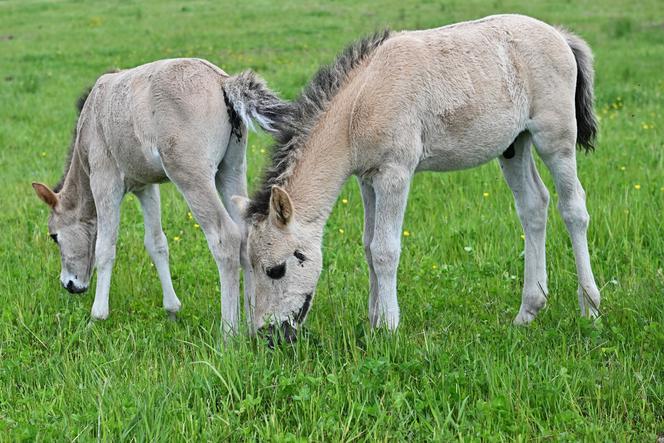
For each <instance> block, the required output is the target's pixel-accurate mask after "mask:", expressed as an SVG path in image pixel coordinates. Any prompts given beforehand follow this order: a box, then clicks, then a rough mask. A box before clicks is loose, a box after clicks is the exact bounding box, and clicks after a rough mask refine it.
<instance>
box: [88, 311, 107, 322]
mask: <svg viewBox="0 0 664 443" xmlns="http://www.w3.org/2000/svg"><path fill="white" fill-rule="evenodd" d="M90 317H92V320H94V321H102V320H106V319H107V318H108V310H101V309H99V310H95V309H94V308H92V312H91V313H90Z"/></svg>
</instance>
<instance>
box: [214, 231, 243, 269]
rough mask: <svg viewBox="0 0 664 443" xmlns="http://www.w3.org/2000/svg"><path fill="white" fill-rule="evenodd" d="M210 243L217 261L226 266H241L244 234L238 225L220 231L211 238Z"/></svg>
mask: <svg viewBox="0 0 664 443" xmlns="http://www.w3.org/2000/svg"><path fill="white" fill-rule="evenodd" d="M208 243H209V246H210V250H211V251H212V255H213V256H214V259H215V261H216V262H217V263H219V264H221V265H223V266H225V267H228V266H231V267H235V266H239V263H240V251H241V247H242V235H241V234H240V230H239V229H238V228H237V227H236V226H233V227H230V228H228V229H225V230H224V231H223V232H220V233H219V235H218V236H215V237H214V238H212V239H210V241H209V242H208Z"/></svg>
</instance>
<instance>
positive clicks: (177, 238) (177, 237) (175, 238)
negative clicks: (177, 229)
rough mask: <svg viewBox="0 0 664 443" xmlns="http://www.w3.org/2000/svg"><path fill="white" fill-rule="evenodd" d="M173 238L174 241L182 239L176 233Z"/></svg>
mask: <svg viewBox="0 0 664 443" xmlns="http://www.w3.org/2000/svg"><path fill="white" fill-rule="evenodd" d="M173 240H175V241H180V240H182V238H180V236H179V235H176V236H175V237H173Z"/></svg>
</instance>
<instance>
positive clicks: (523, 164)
mask: <svg viewBox="0 0 664 443" xmlns="http://www.w3.org/2000/svg"><path fill="white" fill-rule="evenodd" d="M275 126H276V128H277V129H278V131H277V132H276V140H277V146H276V148H275V153H274V158H273V165H272V167H271V168H270V169H269V170H268V171H267V173H266V176H265V179H264V183H263V185H262V188H261V189H260V190H259V192H258V193H257V195H256V196H255V197H254V199H253V200H252V201H251V202H248V204H247V206H246V209H245V211H246V217H247V218H248V220H249V221H250V225H249V231H248V235H249V237H248V247H249V256H250V257H249V258H250V261H251V263H252V266H253V269H254V277H255V289H256V294H255V296H256V304H255V307H254V312H253V323H254V328H259V327H262V326H268V325H270V329H276V328H280V329H282V330H283V332H284V333H285V335H286V337H287V338H289V337H293V336H294V331H295V329H296V328H297V326H298V324H300V323H301V322H302V321H304V319H305V317H306V315H307V311H308V310H309V308H310V306H311V302H312V297H313V293H314V290H315V287H316V284H317V281H318V277H319V274H320V271H321V267H322V260H321V257H322V254H321V239H322V235H323V228H324V226H325V222H326V220H327V218H328V216H329V213H330V211H331V209H332V206H333V205H334V202H335V200H336V198H337V196H338V194H339V192H340V189H341V186H342V185H343V184H344V182H345V181H346V179H347V178H348V177H349V176H350V175H353V174H354V175H356V176H357V177H358V179H359V183H360V187H361V191H362V197H363V200H364V207H365V216H364V220H365V228H364V246H365V251H366V258H367V262H368V264H369V272H370V296H369V317H370V320H371V324H372V325H373V326H378V325H383V324H384V325H386V326H387V327H388V328H389V329H394V328H396V327H397V325H398V324H399V306H398V303H397V266H398V263H399V255H400V241H401V227H402V220H403V216H404V212H405V209H406V201H407V198H408V190H409V185H410V182H411V179H412V177H413V175H414V174H415V173H416V172H418V171H422V170H434V171H452V170H458V169H465V168H471V167H475V166H478V165H481V164H483V163H486V162H488V161H491V160H493V159H496V158H498V159H499V161H500V165H501V167H502V170H503V174H504V176H505V180H506V181H507V184H508V185H509V186H510V188H511V189H512V192H513V193H514V198H515V201H516V208H517V212H518V215H519V217H520V219H521V223H522V225H523V229H524V232H525V237H526V251H525V262H526V264H525V276H524V288H523V295H522V300H521V308H520V309H519V313H518V314H517V316H516V318H515V320H514V321H515V323H528V322H530V321H532V320H533V318H534V317H535V315H536V314H537V312H538V311H539V310H540V309H541V308H542V307H543V306H544V304H545V302H546V296H547V275H546V266H545V250H544V238H545V226H546V218H547V206H548V202H549V193H548V192H547V190H546V188H545V186H544V184H543V183H542V180H541V179H540V176H539V174H538V173H537V170H536V168H535V163H534V161H533V157H532V148H531V146H532V142H534V144H535V146H536V149H537V152H538V154H539V155H540V157H541V158H542V159H543V160H544V163H545V164H546V166H547V167H548V168H549V170H550V171H551V173H552V175H553V178H554V180H555V184H556V188H557V190H558V196H559V203H558V208H559V209H560V213H561V215H562V217H563V219H564V221H565V224H566V226H567V229H568V231H569V234H570V237H571V239H572V245H573V249H574V255H575V258H576V268H577V273H578V279H579V286H578V298H579V305H580V306H581V312H582V313H583V314H584V315H585V314H590V315H592V316H594V315H597V307H598V306H599V303H600V294H599V290H598V289H597V285H596V284H595V280H594V277H593V273H592V270H591V267H590V257H589V254H588V244H587V240H586V231H587V228H588V221H589V217H588V212H587V211H586V204H585V194H584V191H583V188H582V187H581V184H580V183H579V180H578V178H577V174H576V156H575V145H576V144H577V143H578V144H579V145H581V146H583V147H585V148H586V149H592V141H593V138H594V135H595V132H596V123H595V118H594V116H593V68H592V55H591V52H590V49H589V48H588V46H587V45H586V44H585V42H584V41H583V40H581V39H580V38H578V37H576V36H574V35H573V34H571V33H569V32H566V31H564V30H562V29H556V28H554V27H551V26H549V25H547V24H545V23H542V22H540V21H538V20H535V19H532V18H529V17H524V16H518V15H501V16H493V17H487V18H485V19H482V20H477V21H472V22H465V23H459V24H455V25H451V26H445V27H442V28H438V29H432V30H425V31H412V32H399V33H388V32H385V33H382V34H378V35H375V36H373V37H371V38H368V39H365V40H362V41H360V42H358V43H356V44H355V45H353V46H350V47H349V48H348V49H347V50H346V51H345V52H344V53H343V54H342V55H340V56H339V57H338V58H337V60H336V61H335V62H334V63H333V64H332V65H330V66H328V67H325V68H323V69H321V71H319V73H318V74H317V75H316V76H315V77H314V79H313V80H312V81H311V83H310V84H309V86H308V87H307V88H306V89H305V90H304V92H303V93H302V96H301V97H300V99H299V100H298V101H296V102H295V103H294V104H293V111H292V112H291V113H288V114H285V118H282V119H280V120H279V121H277V122H276V125H275Z"/></svg>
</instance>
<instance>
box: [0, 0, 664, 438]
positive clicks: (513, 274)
mask: <svg viewBox="0 0 664 443" xmlns="http://www.w3.org/2000/svg"><path fill="white" fill-rule="evenodd" d="M502 12H519V13H524V14H528V15H532V16H535V17H537V18H540V19H542V20H544V21H547V22H549V23H553V24H561V25H565V26H567V27H569V28H570V29H572V30H574V31H575V32H577V33H579V34H580V35H581V36H583V37H584V38H585V39H586V40H587V41H588V42H589V43H590V45H591V46H592V48H593V49H594V51H595V55H596V72H597V78H596V95H597V103H596V109H597V113H598V115H599V117H600V118H601V121H600V123H601V132H600V136H599V140H598V143H597V150H596V152H595V153H593V154H591V155H584V154H581V153H579V159H578V164H579V174H580V178H581V181H582V183H583V184H584V186H585V188H586V190H587V194H588V208H589V212H590V214H591V217H592V220H591V227H590V232H589V241H590V250H591V255H592V264H593V266H594V271H595V274H596V277H597V281H598V284H599V286H600V287H601V289H602V297H603V300H602V314H603V315H602V319H601V321H600V322H598V323H597V324H595V325H593V324H591V323H590V322H589V321H588V320H585V319H582V318H580V317H579V311H578V306H577V298H576V284H577V283H576V277H575V272H574V269H575V268H574V262H573V257H572V250H571V246H570V242H569V239H568V237H567V234H566V231H565V229H564V225H563V223H562V221H561V219H560V217H559V215H558V213H557V211H556V210H555V203H556V198H555V191H554V190H553V187H552V184H551V179H550V175H549V173H548V171H546V170H545V169H544V168H543V167H542V165H541V163H540V171H541V173H542V175H543V177H544V180H545V182H546V183H547V185H548V186H549V188H550V190H551V192H552V197H553V198H552V205H551V209H550V212H549V214H550V216H549V229H548V237H547V245H548V270H549V278H550V283H549V288H550V296H549V305H548V307H547V308H546V309H545V310H544V311H543V312H541V314H540V315H539V317H538V318H537V319H536V321H535V322H534V323H533V324H532V325H531V326H530V327H527V328H518V327H513V326H511V321H512V318H513V317H514V316H515V315H516V313H517V311H518V308H519V303H520V293H521V285H522V272H523V258H522V256H521V252H522V250H523V240H522V238H521V233H522V232H521V228H520V225H519V222H518V219H517V217H516V214H515V212H514V209H513V202H512V197H511V194H510V191H509V189H508V188H507V186H506V185H505V184H504V182H503V179H502V176H501V174H500V171H499V168H498V165H497V163H496V162H493V163H491V164H488V165H485V166H483V167H481V168H478V169H475V170H471V171H464V172H458V173H451V174H428V173H427V174H420V175H418V176H417V177H416V179H415V181H414V184H413V186H412V191H411V198H410V203H409V208H408V212H407V215H406V219H405V225H404V229H405V232H404V238H403V254H402V259H401V265H400V268H399V301H400V304H401V309H402V323H401V326H400V328H399V331H398V333H396V334H394V335H389V334H386V333H382V332H377V333H374V332H371V331H370V330H369V328H368V320H367V308H366V305H367V291H368V279H367V268H366V265H365V262H364V254H363V248H362V241H361V233H362V203H361V199H360V195H359V192H358V189H357V185H356V183H355V182H354V181H350V182H349V183H348V184H347V185H346V187H345V188H344V190H343V192H342V195H341V196H340V199H339V201H338V203H337V205H336V207H335V209H334V212H333V214H332V217H331V219H330V220H329V223H328V226H327V230H326V235H325V243H324V251H325V269H324V272H323V275H322V278H321V281H320V283H319V286H318V291H317V294H316V299H315V303H314V307H313V309H312V311H311V314H310V315H309V319H308V322H307V325H306V326H307V332H306V333H305V334H303V336H302V337H300V340H299V341H298V342H297V344H296V345H295V346H284V347H281V348H277V349H275V350H269V349H267V348H266V347H265V346H264V345H263V343H260V342H256V341H253V340H251V339H248V338H246V337H240V338H238V339H237V340H234V341H232V342H230V343H228V344H225V345H224V344H223V342H222V341H221V338H220V332H219V321H220V302H219V294H218V291H219V286H218V277H217V271H216V267H215V265H214V262H213V260H212V257H211V255H210V253H209V252H208V249H207V246H206V243H205V240H204V238H203V235H202V233H201V232H200V230H199V229H196V227H195V225H194V224H195V221H194V220H191V219H190V218H189V216H188V209H187V207H186V205H185V203H184V201H183V199H182V197H181V196H180V195H179V194H178V193H177V191H176V190H175V189H174V187H173V186H172V185H170V184H167V185H164V186H163V187H162V201H163V221H164V228H165V232H166V234H167V236H168V238H169V242H170V251H171V269H172V272H173V279H174V285H175V288H176V291H177V293H178V295H179V297H180V299H181V300H182V302H183V306H184V309H183V311H182V312H181V315H180V319H179V321H178V322H177V323H172V322H169V321H167V319H166V317H165V315H164V313H163V311H162V309H161V288H160V285H159V281H158V279H157V275H156V272H155V269H154V268H153V267H152V266H151V263H150V259H149V257H148V255H147V253H146V252H145V251H144V249H143V246H142V243H143V240H142V238H143V228H142V217H141V215H140V210H139V207H138V203H137V201H136V199H135V198H132V197H129V198H127V199H126V200H125V202H124V203H123V214H122V225H121V228H120V237H119V243H118V254H117V261H116V264H115V270H114V273H113V281H112V287H111V317H110V319H109V320H107V321H105V322H100V323H90V318H89V310H90V307H91V304H92V297H93V294H92V291H89V292H88V293H86V294H83V295H80V296H73V295H70V294H68V293H66V292H65V291H64V290H63V289H61V288H60V285H59V282H58V275H59V272H60V263H59V255H58V253H57V250H56V247H55V245H53V244H52V242H51V241H50V239H49V238H48V236H47V228H46V219H47V213H48V212H47V208H46V207H45V205H43V204H42V203H41V202H40V201H38V200H37V198H36V197H35V196H34V195H33V191H32V188H31V187H30V182H31V181H32V180H43V181H46V182H47V183H50V184H54V183H55V182H56V181H57V180H58V178H59V177H60V174H61V171H62V168H63V163H64V159H65V156H66V151H67V147H68V145H69V142H70V136H71V132H72V128H73V126H74V123H75V118H76V114H75V108H74V103H75V100H76V98H77V97H78V95H79V93H80V92H81V91H82V90H83V89H84V88H85V87H87V86H89V85H91V84H92V83H93V82H94V81H95V79H96V77H97V76H98V75H99V74H100V73H102V72H104V71H105V70H107V69H109V68H113V67H121V68H125V67H133V66H135V65H138V64H142V63H145V62H149V61H152V60H155V59H160V58H168V57H181V56H182V57H189V56H195V57H202V58H206V59H208V60H210V61H212V62H213V63H215V64H217V65H219V66H220V67H222V68H223V69H224V70H226V71H227V72H229V73H235V72H238V71H240V70H242V69H245V68H253V69H254V70H256V71H257V72H259V73H260V74H261V75H262V76H264V77H265V78H266V79H267V80H268V82H269V83H270V85H271V86H272V87H273V88H275V89H276V90H278V91H280V92H281V93H282V95H283V96H284V97H286V98H293V97H295V96H296V95H297V94H298V91H299V90H300V89H301V88H302V87H303V85H305V83H306V82H307V80H308V79H309V78H310V76H311V75H312V74H313V73H314V72H315V70H316V69H317V67H318V66H319V65H320V64H321V63H327V62H330V61H331V60H332V59H333V57H334V56H335V54H336V53H337V52H338V51H340V50H341V48H342V47H343V46H344V45H345V44H346V43H348V42H350V41H353V40H355V39H357V38H358V37H360V36H362V35H365V34H367V33H370V32H373V31H374V30H377V29H380V28H383V27H385V26H389V27H391V28H393V29H396V30H400V29H415V28H431V27H437V26H440V25H443V24H448V23H453V22H457V21H461V20H466V19H473V18H479V17H482V16H485V15H489V14H494V13H502ZM663 12H664V11H663V8H662V4H661V2H660V1H659V0H634V1H617V0H608V1H602V2H596V1H588V0H584V1H532V0H493V1H477V0H470V1H465V0H464V1H462V0H447V1H421V2H408V1H399V0H378V1H371V2H363V3H358V2H356V1H354V0H352V1H351V0H348V1H335V2H324V1H310V2H299V1H284V2H275V1H268V0H251V1H241V2H221V1H192V2H183V1H180V2H162V1H156V0H151V1H131V0H127V1H109V2H91V1H69V2H66V1H32V0H29V1H0V190H1V192H0V201H1V202H2V208H1V210H0V227H1V228H2V230H1V232H0V441H15V440H36V441H52V440H60V441H65V440H70V441H73V440H77V441H89V440H95V439H98V440H104V441H126V440H135V441H146V440H149V441H185V440H189V441H238V440H264V441H306V440H318V441H351V440H360V441H361V440H372V441H373V440H394V441H400V440H414V441H420V440H438V441H445V440H451V439H458V440H469V441H472V440H485V441H503V440H515V441H526V440H528V441H531V440H535V441H538V440H539V441H578V440H585V441H607V440H612V441H627V440H633V441H650V442H654V441H655V440H656V439H657V436H658V435H662V434H664V355H663V349H664V271H663V268H664V224H663V222H662V218H663V214H664V144H663V141H662V140H663V139H662V136H663V135H664V119H663V118H662V117H663V115H664V101H663V98H664V97H663V94H664V76H663V72H664V65H663V60H664V13H663ZM220 118H223V117H220ZM269 147H270V140H269V138H268V137H267V136H265V135H263V134H259V135H255V134H252V135H251V136H250V141H249V147H248V157H249V164H250V170H249V181H250V185H251V186H252V187H253V186H255V185H256V182H257V179H258V176H259V173H260V170H261V167H262V165H263V164H264V162H265V160H266V158H267V156H268V153H267V151H268V150H269ZM91 287H92V288H94V281H93V284H92V285H91Z"/></svg>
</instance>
